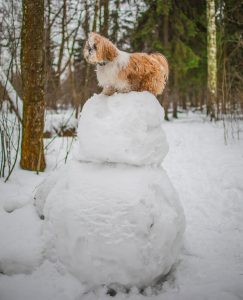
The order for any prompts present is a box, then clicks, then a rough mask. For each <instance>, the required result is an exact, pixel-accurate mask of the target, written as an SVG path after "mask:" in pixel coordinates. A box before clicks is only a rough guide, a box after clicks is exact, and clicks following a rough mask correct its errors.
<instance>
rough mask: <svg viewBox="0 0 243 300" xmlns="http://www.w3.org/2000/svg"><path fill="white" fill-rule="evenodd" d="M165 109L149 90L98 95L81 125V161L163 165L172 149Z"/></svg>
mask: <svg viewBox="0 0 243 300" xmlns="http://www.w3.org/2000/svg"><path fill="white" fill-rule="evenodd" d="M163 118H164V110H163V108H162V107H161V105H160V104H159V102H158V100H157V99H156V98H155V96H153V95H152V94H151V93H149V92H131V93H127V94H114V95H113V96H105V95H102V94H100V95H94V96H93V97H92V98H90V99H89V100H88V101H87V102H86V103H85V105H84V107H83V110H82V112H81V117H80V120H79V126H78V138H79V144H80V147H79V151H78V154H77V156H78V157H79V159H80V160H84V161H92V162H104V161H107V162H118V163H129V164H135V165H151V164H155V165H159V164H161V162H162V161H163V159H164V157H165V156H166V154H167V152H168V144H167V140H166V137H165V134H164V131H163V129H162V126H161V125H162V122H163Z"/></svg>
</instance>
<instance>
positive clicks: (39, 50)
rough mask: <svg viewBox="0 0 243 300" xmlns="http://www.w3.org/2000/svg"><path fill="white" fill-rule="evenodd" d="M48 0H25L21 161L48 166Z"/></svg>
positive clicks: (31, 167) (33, 167)
mask: <svg viewBox="0 0 243 300" xmlns="http://www.w3.org/2000/svg"><path fill="white" fill-rule="evenodd" d="M43 44H44V0H35V1H32V0H23V24H22V32H21V69H22V82H23V104H24V106H23V132H22V151H21V161H20V165H21V167H22V168H23V169H27V170H31V171H37V172H38V171H43V170H44V169H45V158H44V147H43V129H44V111H45V103H44V67H43V65H44V64H43Z"/></svg>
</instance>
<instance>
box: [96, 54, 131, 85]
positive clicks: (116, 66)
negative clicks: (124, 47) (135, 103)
mask: <svg viewBox="0 0 243 300" xmlns="http://www.w3.org/2000/svg"><path fill="white" fill-rule="evenodd" d="M129 58H130V54H129V53H126V52H123V51H119V54H118V56H117V58H116V59H114V60H113V61H111V62H109V63H107V64H106V65H104V66H100V65H98V66H97V70H96V72H97V79H98V82H99V85H100V86H102V87H104V88H109V87H114V88H116V89H117V90H124V89H127V88H129V84H128V82H127V81H125V80H121V79H119V76H118V74H119V71H120V70H121V69H122V68H123V67H126V66H127V64H128V62H129Z"/></svg>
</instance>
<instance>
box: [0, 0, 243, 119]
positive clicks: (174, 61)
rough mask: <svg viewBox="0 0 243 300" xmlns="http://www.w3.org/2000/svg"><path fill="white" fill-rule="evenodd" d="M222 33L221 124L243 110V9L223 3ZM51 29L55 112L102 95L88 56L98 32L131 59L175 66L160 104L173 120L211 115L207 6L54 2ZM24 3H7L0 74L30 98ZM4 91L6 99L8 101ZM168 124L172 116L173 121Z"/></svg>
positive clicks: (154, 0) (48, 68) (48, 45)
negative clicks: (25, 81)
mask: <svg viewBox="0 0 243 300" xmlns="http://www.w3.org/2000/svg"><path fill="white" fill-rule="evenodd" d="M215 5H216V29H217V75H218V76H217V116H218V117H219V118H220V115H221V114H234V115H238V116H239V114H240V113H241V112H242V110H243V91H242V85H243V72H242V70H243V47H242V46H243V42H242V30H243V7H242V2H241V1H239V0H238V1H237V0H227V1H224V0H219V1H216V2H215ZM44 13H45V20H44V22H45V24H44V35H45V38H44V49H43V51H44V57H45V60H44V66H45V67H44V69H45V103H46V108H47V109H57V108H58V107H62V108H67V107H70V106H71V107H74V108H75V109H76V111H77V114H78V112H79V111H80V109H81V107H82V106H83V104H84V103H85V101H86V100H87V99H88V98H89V97H90V96H91V95H92V94H93V93H94V92H99V91H100V90H99V88H98V86H97V81H96V74H95V72H94V68H93V67H92V66H90V65H87V63H86V62H85V61H84V58H83V54H82V50H83V46H84V42H85V40H86V38H87V35H88V33H89V32H90V31H96V32H100V33H101V34H102V35H104V36H106V37H108V38H109V39H111V40H112V42H114V43H115V44H116V45H117V46H118V47H119V49H121V50H125V51H128V52H134V51H135V52H143V51H144V52H161V53H163V54H164V55H165V56H166V57H167V59H168V61H169V65H170V77H169V84H168V86H167V90H166V91H165V93H164V95H163V96H161V97H159V100H160V102H161V103H162V105H163V106H164V108H165V110H166V112H167V110H168V109H170V110H172V111H173V117H174V118H177V117H178V111H180V110H181V109H183V110H185V109H188V108H193V109H194V110H201V111H204V112H206V111H207V109H206V107H207V14H206V1H201V0H200V1H198V0H197V1H196V0H185V1H176V0H141V1H140V0H139V1H138V0H137V1H136V0H62V1H57V0H46V1H45V12H44ZM21 20H22V5H21V2H20V1H16V0H7V1H2V2H0V33H1V34H0V66H1V68H2V69H4V71H5V74H8V77H9V79H10V81H11V82H12V84H13V86H14V88H15V89H16V91H17V93H18V95H19V96H20V98H22V83H21V67H20V44H21V43H20V37H21ZM3 90H4V89H3V87H1V91H0V95H1V99H3V98H4V96H5V98H6V97H7V95H3V94H4V91H3ZM77 114H76V115H77ZM166 118H168V115H167V114H166Z"/></svg>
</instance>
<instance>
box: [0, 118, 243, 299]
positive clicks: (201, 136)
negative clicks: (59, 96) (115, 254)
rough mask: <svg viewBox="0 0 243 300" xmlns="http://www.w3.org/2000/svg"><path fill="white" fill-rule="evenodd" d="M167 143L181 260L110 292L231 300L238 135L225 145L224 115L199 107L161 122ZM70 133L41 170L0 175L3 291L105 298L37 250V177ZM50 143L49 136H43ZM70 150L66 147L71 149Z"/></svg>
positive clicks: (239, 207)
mask: <svg viewBox="0 0 243 300" xmlns="http://www.w3.org/2000/svg"><path fill="white" fill-rule="evenodd" d="M163 127H164V130H165V133H166V135H167V140H168V143H169V146H170V150H169V153H168V155H167V157H166V158H165V160H164V162H163V167H164V169H165V170H166V171H167V173H168V176H169V178H170V180H171V181H172V183H173V185H174V187H175V188H176V190H177V192H178V194H179V197H180V200H181V202H182V205H183V207H184V211H185V215H186V220H187V227H186V233H185V242H184V247H183V249H182V252H181V255H180V260H179V262H178V263H177V265H176V266H175V268H174V270H173V272H171V274H170V275H169V276H168V277H167V280H166V281H165V282H164V283H163V285H162V286H157V287H155V288H153V287H151V288H147V289H146V290H145V291H143V294H141V293H139V291H138V289H136V288H135V287H134V288H132V289H131V290H130V291H129V293H124V292H123V291H122V290H121V291H120V292H119V293H118V294H117V295H116V297H115V299H117V300H121V299H129V300H139V299H147V300H163V299H166V300H167V299H169V300H170V299H179V300H181V299H182V300H196V299H210V300H217V299H218V300H236V299H242V295H243V217H242V216H243V140H242V139H241V140H240V141H239V140H237V139H234V140H229V141H228V144H227V145H225V143H224V138H223V136H224V135H223V126H222V123H217V124H213V123H208V122H204V121H203V119H202V118H201V117H200V116H199V117H198V116H197V115H189V116H188V117H187V118H185V119H182V120H178V121H173V122H169V123H164V124H163ZM71 140H72V139H71V138H57V139H55V140H54V141H53V143H52V144H50V147H49V149H48V153H47V163H48V169H47V172H46V173H43V174H41V175H38V176H37V175H36V174H34V173H30V172H26V171H23V170H20V169H19V168H16V170H15V172H14V174H13V176H12V177H11V178H10V181H9V182H7V183H6V184H4V183H3V182H2V181H1V182H0V190H1V193H0V215H1V216H0V229H1V230H0V272H2V273H4V274H1V275H0V299H1V300H33V299H34V300H44V299H45V300H46V299H50V300H62V299H63V300H67V299H68V300H69V299H70V300H78V299H82V300H83V299H84V300H96V299H102V300H103V299H110V296H109V295H106V291H107V290H106V288H105V287H100V288H99V289H97V290H95V291H90V292H88V293H85V294H84V291H85V286H83V285H81V284H80V283H79V282H78V280H77V279H75V278H74V277H73V276H72V275H71V274H69V273H68V272H67V271H66V270H65V268H64V267H63V266H62V265H60V264H58V263H56V262H55V261H47V260H45V259H44V257H43V256H42V240H41V230H42V229H41V227H42V222H43V221H42V220H40V219H38V217H37V214H36V212H35V210H34V209H33V206H32V197H33V194H34V192H35V190H36V187H37V186H38V185H39V183H40V182H41V181H42V180H43V178H45V177H46V176H47V175H48V174H49V173H50V171H51V170H52V169H54V168H55V167H56V166H57V165H61V164H63V163H64V160H65V153H66V150H67V149H69V147H70V145H71ZM46 143H48V141H46ZM69 157H71V155H70V156H69Z"/></svg>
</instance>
